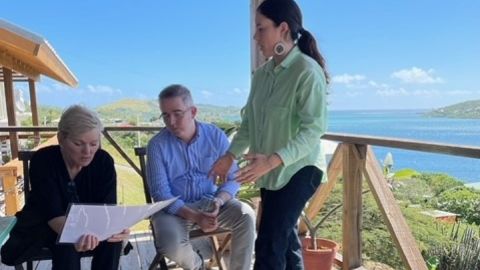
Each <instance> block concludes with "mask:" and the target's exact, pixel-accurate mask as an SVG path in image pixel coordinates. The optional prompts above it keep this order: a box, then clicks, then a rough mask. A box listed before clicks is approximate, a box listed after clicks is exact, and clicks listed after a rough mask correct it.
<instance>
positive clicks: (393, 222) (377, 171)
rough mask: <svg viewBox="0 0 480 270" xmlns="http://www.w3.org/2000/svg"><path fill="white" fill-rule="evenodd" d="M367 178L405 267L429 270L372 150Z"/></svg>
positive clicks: (370, 150) (415, 269)
mask: <svg viewBox="0 0 480 270" xmlns="http://www.w3.org/2000/svg"><path fill="white" fill-rule="evenodd" d="M364 172H365V176H366V179H367V182H368V184H369V186H370V190H371V192H372V194H373V197H374V198H375V200H376V202H377V205H378V208H379V209H380V211H381V213H382V215H383V218H384V220H385V222H386V224H387V227H388V230H389V231H390V234H391V235H392V238H393V240H394V242H395V244H396V245H397V248H398V250H399V253H400V255H401V258H402V260H403V262H404V263H405V266H407V268H408V269H411V270H427V265H426V264H425V261H424V260H423V257H422V254H421V253H420V250H419V249H418V246H417V242H416V241H415V238H413V235H412V232H411V231H410V228H409V227H408V224H407V222H406V221H405V218H404V217H403V214H402V212H401V211H400V207H399V206H398V204H397V201H396V200H395V197H394V196H393V193H392V191H391V190H390V188H389V187H388V185H387V180H386V179H385V178H384V176H383V171H382V169H381V167H380V165H379V164H378V161H377V159H376V158H375V154H374V153H373V150H372V148H371V147H370V146H369V147H368V150H367V162H366V167H365V171H364Z"/></svg>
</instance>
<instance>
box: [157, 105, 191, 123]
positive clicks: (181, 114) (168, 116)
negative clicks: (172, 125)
mask: <svg viewBox="0 0 480 270" xmlns="http://www.w3.org/2000/svg"><path fill="white" fill-rule="evenodd" d="M191 108H192V107H188V108H186V109H185V110H183V111H182V110H176V111H174V112H173V113H162V114H160V118H162V119H163V121H170V119H172V117H174V118H175V119H182V118H183V117H184V116H185V113H186V112H188V110H190V109H191Z"/></svg>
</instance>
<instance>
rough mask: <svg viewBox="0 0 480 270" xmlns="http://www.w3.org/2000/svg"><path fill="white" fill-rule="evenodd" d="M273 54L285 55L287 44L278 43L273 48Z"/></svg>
mask: <svg viewBox="0 0 480 270" xmlns="http://www.w3.org/2000/svg"><path fill="white" fill-rule="evenodd" d="M273 52H274V53H275V54H276V55H284V54H285V44H284V43H283V42H281V41H279V42H277V44H275V46H274V47H273Z"/></svg>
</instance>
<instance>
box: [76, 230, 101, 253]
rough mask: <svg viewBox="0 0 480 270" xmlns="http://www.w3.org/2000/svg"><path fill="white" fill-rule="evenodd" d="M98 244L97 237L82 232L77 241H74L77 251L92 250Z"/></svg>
mask: <svg viewBox="0 0 480 270" xmlns="http://www.w3.org/2000/svg"><path fill="white" fill-rule="evenodd" d="M98 244H99V241H98V238H97V237H96V236H93V235H90V234H84V235H82V237H80V240H78V242H77V243H75V250H76V251H77V252H84V251H88V250H93V249H94V248H96V247H97V246H98Z"/></svg>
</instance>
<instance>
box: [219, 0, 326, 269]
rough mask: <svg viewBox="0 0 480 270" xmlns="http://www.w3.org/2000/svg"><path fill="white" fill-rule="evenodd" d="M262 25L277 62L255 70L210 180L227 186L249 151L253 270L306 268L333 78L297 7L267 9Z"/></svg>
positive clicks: (259, 19)
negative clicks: (256, 219) (303, 236)
mask: <svg viewBox="0 0 480 270" xmlns="http://www.w3.org/2000/svg"><path fill="white" fill-rule="evenodd" d="M255 24H256V32H255V35H254V39H255V40H256V42H257V44H258V45H259V47H260V49H261V50H262V53H263V55H264V56H266V57H270V60H269V61H268V62H266V63H265V64H264V65H263V66H261V67H260V68H259V69H258V70H256V71H255V74H254V76H253V79H252V86H251V92H250V96H249V98H248V101H247V104H246V106H245V107H244V109H243V110H242V123H241V125H240V129H239V131H238V133H237V135H236V136H235V137H234V138H233V141H232V143H231V146H230V148H229V151H228V152H227V154H225V155H224V156H223V157H221V158H220V159H219V160H217V162H216V163H215V164H214V166H213V168H212V170H211V175H212V176H219V177H220V178H221V179H225V175H226V173H227V172H228V169H229V168H230V166H231V164H232V162H233V160H234V159H235V158H238V157H241V156H242V154H243V153H244V151H245V150H246V149H247V148H248V149H249V151H248V154H246V155H244V156H243V157H244V158H245V159H246V160H247V161H248V165H247V166H245V167H243V168H242V169H241V170H239V171H238V173H237V181H239V182H241V183H248V182H256V185H257V186H258V187H260V191H261V198H262V215H261V217H260V225H259V231H258V236H257V240H256V243H255V258H256V260H255V265H254V269H275V270H279V269H303V261H302V253H301V243H300V240H299V238H298V232H297V221H298V218H299V216H300V214H301V211H302V209H303V207H304V206H305V204H306V202H307V201H308V200H309V199H310V197H311V196H312V195H313V193H314V192H315V191H316V189H317V188H318V186H319V185H320V182H321V180H322V178H323V176H324V174H325V173H324V172H325V168H326V162H325V157H324V154H323V152H322V149H321V147H320V137H321V136H322V135H323V134H324V133H325V130H326V119H327V110H326V88H327V84H328V79H329V77H328V73H327V72H326V68H325V60H324V59H323V57H322V56H321V54H320V53H319V51H318V49H317V45H316V42H315V39H314V37H313V36H312V35H311V34H310V33H309V32H308V31H307V30H305V29H304V28H303V26H302V14H301V11H300V9H299V7H298V5H297V4H296V3H295V1H293V0H282V1H278V0H266V1H264V2H262V3H261V4H260V5H259V7H258V8H257V12H256V16H255Z"/></svg>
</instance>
